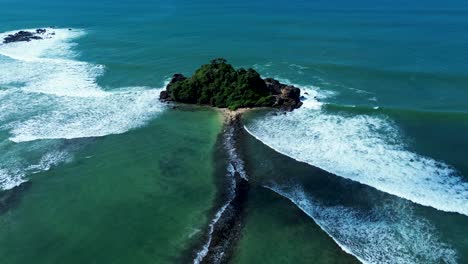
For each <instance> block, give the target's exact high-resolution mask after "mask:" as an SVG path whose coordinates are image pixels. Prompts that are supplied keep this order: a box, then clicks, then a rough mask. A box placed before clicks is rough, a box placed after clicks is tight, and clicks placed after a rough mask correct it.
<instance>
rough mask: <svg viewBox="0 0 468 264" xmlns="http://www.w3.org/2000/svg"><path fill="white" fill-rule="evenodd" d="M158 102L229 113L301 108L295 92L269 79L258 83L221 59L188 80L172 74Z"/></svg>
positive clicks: (252, 74) (250, 72) (252, 75)
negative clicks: (264, 108)
mask: <svg viewBox="0 0 468 264" xmlns="http://www.w3.org/2000/svg"><path fill="white" fill-rule="evenodd" d="M160 98H161V99H162V100H165V101H176V102H181V103H188V104H201V105H211V106H214V107H219V108H229V109H231V110H235V109H237V108H243V107H278V108H282V109H285V110H293V109H295V108H298V107H300V106H301V105H302V103H301V102H300V89H299V88H296V87H294V86H289V85H284V84H281V83H279V82H278V81H276V80H274V79H271V78H267V79H262V78H261V77H260V74H259V73H258V72H256V71H255V70H254V69H248V70H245V69H243V68H240V69H238V70H236V69H235V68H234V67H233V66H232V65H231V64H228V63H227V61H226V60H225V59H221V58H220V59H215V60H213V61H211V63H210V64H205V65H202V66H201V67H200V68H199V69H198V70H196V71H195V73H194V74H193V75H192V77H190V78H186V77H185V76H183V75H182V74H175V75H174V76H173V78H172V80H171V82H170V83H169V84H168V85H167V87H166V90H165V91H163V92H161V95H160Z"/></svg>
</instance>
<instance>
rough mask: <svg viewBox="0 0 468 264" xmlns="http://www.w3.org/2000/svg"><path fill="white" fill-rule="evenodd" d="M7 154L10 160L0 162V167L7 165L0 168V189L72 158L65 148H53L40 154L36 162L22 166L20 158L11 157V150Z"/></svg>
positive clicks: (24, 180)
mask: <svg viewBox="0 0 468 264" xmlns="http://www.w3.org/2000/svg"><path fill="white" fill-rule="evenodd" d="M7 155H8V156H9V158H10V159H12V160H10V161H8V160H7V161H2V162H1V163H0V166H1V167H8V168H3V169H2V168H0V190H9V189H12V188H14V187H16V186H19V185H21V184H22V183H24V182H26V181H27V177H28V175H30V174H34V173H39V172H42V171H47V170H50V169H51V168H52V167H54V166H56V165H58V164H60V163H64V162H65V163H66V162H69V161H71V160H72V155H71V154H70V153H69V152H67V151H65V150H60V151H58V150H53V151H50V152H46V153H45V154H44V155H42V156H41V157H40V159H39V160H38V161H37V163H36V164H31V165H29V166H26V167H24V166H22V164H23V163H24V162H23V161H22V160H16V159H15V157H12V155H14V153H13V152H9V153H7ZM2 158H5V157H2ZM5 163H6V164H5Z"/></svg>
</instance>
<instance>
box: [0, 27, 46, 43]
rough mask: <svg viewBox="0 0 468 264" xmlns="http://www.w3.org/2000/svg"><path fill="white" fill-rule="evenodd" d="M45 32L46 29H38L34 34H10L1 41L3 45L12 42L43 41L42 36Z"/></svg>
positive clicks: (22, 32)
mask: <svg viewBox="0 0 468 264" xmlns="http://www.w3.org/2000/svg"><path fill="white" fill-rule="evenodd" d="M46 32H47V30H46V29H43V28H38V29H36V31H35V32H30V31H23V30H21V31H18V32H17V33H15V34H10V35H8V36H6V37H5V38H4V39H3V43H4V44H8V43H12V42H21V41H28V42H29V41H31V40H37V39H43V37H42V36H40V35H44V34H45V33H46Z"/></svg>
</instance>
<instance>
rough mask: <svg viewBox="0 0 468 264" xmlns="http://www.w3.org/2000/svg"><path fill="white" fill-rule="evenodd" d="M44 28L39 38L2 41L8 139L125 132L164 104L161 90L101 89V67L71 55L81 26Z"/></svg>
mask: <svg viewBox="0 0 468 264" xmlns="http://www.w3.org/2000/svg"><path fill="white" fill-rule="evenodd" d="M46 30H47V34H50V35H47V38H46V39H43V40H33V41H30V42H17V43H8V44H2V45H0V54H1V55H3V56H7V57H8V58H3V59H1V60H0V87H7V90H6V91H7V92H8V94H2V95H1V96H2V105H1V106H0V110H1V112H2V113H1V114H0V121H4V124H3V126H2V127H3V128H6V129H8V130H9V131H10V133H11V135H12V136H11V138H10V139H11V140H12V141H15V142H24V141H31V140H37V139H55V138H66V139H70V138H79V137H96V136H104V135H109V134H118V133H124V132H126V131H128V130H130V129H132V128H135V127H139V126H141V125H143V124H145V122H147V121H148V120H149V119H151V118H152V117H154V116H155V114H157V113H159V112H161V111H162V110H163V109H164V106H163V104H161V103H160V102H159V100H158V97H159V92H160V89H150V88H146V87H129V88H124V89H119V90H113V91H104V90H103V89H102V88H101V87H100V86H99V85H98V84H97V82H96V79H97V77H99V76H100V75H102V74H103V72H104V67H103V66H101V65H94V64H90V63H86V62H81V61H77V60H75V57H76V53H75V52H74V51H73V49H72V48H73V46H74V43H72V41H73V40H74V39H75V38H77V37H80V36H83V35H84V34H85V32H84V31H82V30H67V29H52V28H47V29H46ZM29 31H31V30H29ZM15 32H16V31H15ZM12 33H14V32H6V33H3V34H0V38H2V37H4V36H6V35H8V34H12ZM51 33H54V35H51ZM11 85H14V87H16V88H11ZM15 85H16V86H15ZM8 87H10V88H8ZM2 92H4V91H2ZM7 120H8V121H9V122H7Z"/></svg>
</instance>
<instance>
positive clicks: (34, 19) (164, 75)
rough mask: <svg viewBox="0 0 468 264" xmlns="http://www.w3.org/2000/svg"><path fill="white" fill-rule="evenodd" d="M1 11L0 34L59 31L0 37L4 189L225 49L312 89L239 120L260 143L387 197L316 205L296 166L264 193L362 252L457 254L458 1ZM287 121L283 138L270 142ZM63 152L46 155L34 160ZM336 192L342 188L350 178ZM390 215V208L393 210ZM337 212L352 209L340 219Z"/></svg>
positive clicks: (466, 85) (53, 2)
mask: <svg viewBox="0 0 468 264" xmlns="http://www.w3.org/2000/svg"><path fill="white" fill-rule="evenodd" d="M0 6H1V7H2V8H1V10H0V32H9V31H17V30H20V29H31V28H38V27H50V26H54V27H56V28H57V29H56V30H58V31H57V39H58V40H57V41H55V40H54V41H55V42H50V43H45V44H41V45H36V44H35V43H28V44H25V45H23V46H22V45H19V46H14V47H11V46H9V47H7V46H5V45H4V46H0V140H2V142H1V143H0V148H1V150H3V151H0V158H1V160H0V186H1V187H2V189H9V188H11V187H12V186H15V185H17V184H19V183H20V182H23V181H25V180H27V179H28V178H30V177H34V176H31V174H32V173H31V169H30V167H31V165H32V164H33V163H34V162H35V161H34V162H33V161H32V160H38V159H39V160H41V158H40V157H41V155H42V154H43V153H46V152H47V151H48V150H50V149H55V148H58V147H57V145H60V144H58V143H57V142H56V141H54V140H55V139H58V138H68V139H73V138H83V137H85V138H87V137H96V136H106V135H109V134H120V133H125V132H127V133H133V132H132V131H133V130H134V129H137V128H141V127H145V126H146V125H147V124H148V123H149V122H150V121H152V120H157V118H158V116H159V115H160V113H161V112H164V111H167V109H165V108H164V107H163V106H162V105H160V104H159V103H157V96H158V92H159V90H158V89H159V88H161V87H163V84H164V82H165V81H167V80H168V78H170V76H171V75H172V74H173V73H176V72H182V73H184V74H187V75H189V74H191V73H192V72H193V71H194V70H195V69H196V68H197V67H198V66H199V65H200V64H203V63H207V62H208V61H210V60H211V59H213V58H217V57H224V58H226V59H227V60H228V62H230V63H232V64H234V65H235V66H237V67H253V68H254V69H256V70H257V71H259V72H260V73H261V74H262V76H268V77H275V78H278V79H280V80H282V81H284V82H287V83H291V84H294V85H296V86H298V87H300V88H302V90H303V91H305V92H307V93H308V94H307V95H306V100H305V104H304V107H303V108H302V109H300V110H298V111H295V112H293V113H289V114H287V115H284V116H270V115H258V116H256V117H255V118H253V119H252V120H249V122H248V123H247V124H246V128H247V130H248V131H249V132H250V133H251V134H252V135H253V136H254V137H255V138H257V139H258V140H259V141H261V142H263V143H264V144H265V145H267V146H269V147H270V148H272V149H274V150H276V151H277V152H280V153H282V154H284V155H286V156H289V157H292V158H294V159H296V160H298V161H301V162H304V163H307V164H310V165H312V166H315V167H318V168H321V169H323V170H325V171H328V172H329V173H332V174H334V175H337V176H340V177H339V178H340V179H346V180H349V181H350V182H353V184H354V183H359V184H363V185H364V186H367V187H369V188H371V191H369V192H371V193H373V194H372V195H369V197H379V198H376V199H377V200H378V201H387V200H386V199H388V198H387V196H386V195H389V197H393V198H389V199H390V200H391V201H392V202H391V203H390V204H391V205H386V204H384V202H382V204H384V205H381V206H380V207H378V208H377V207H376V208H374V207H372V208H371V209H369V210H370V211H372V213H369V212H368V211H365V210H364V211H362V212H361V211H360V210H361V209H362V208H360V207H361V206H362V204H360V203H361V202H359V201H357V202H356V204H354V205H349V204H346V203H345V202H343V201H345V200H346V199H344V198H341V199H339V198H336V197H333V195H330V196H329V199H330V201H331V200H333V201H334V202H330V204H327V198H326V197H327V196H323V195H322V194H319V193H315V192H316V190H314V188H312V187H311V183H309V182H308V181H309V180H310V179H309V180H304V179H303V176H301V177H299V176H298V177H297V182H298V183H297V185H299V187H297V186H296V187H297V188H296V187H295V188H292V187H291V186H285V185H287V183H285V182H287V181H283V179H282V178H281V177H279V178H278V179H276V180H275V181H276V182H275V184H273V185H269V186H268V187H269V188H271V189H274V190H275V191H276V192H277V193H280V194H281V195H283V196H285V197H287V198H288V199H290V200H291V201H292V203H293V204H295V205H297V206H298V207H299V208H300V209H301V210H303V211H304V212H306V213H307V214H308V215H309V216H310V217H311V220H310V221H315V222H316V223H318V224H319V225H320V226H322V227H323V229H324V230H325V231H326V232H327V233H328V234H329V235H330V236H332V237H334V239H336V241H337V243H338V244H340V246H342V247H343V248H346V249H347V250H349V251H350V252H351V253H352V254H353V255H356V256H357V257H358V258H359V259H361V260H366V261H369V262H375V263H377V262H382V261H387V263H414V262H420V263H441V262H442V263H455V262H458V263H466V262H468V256H467V253H466V252H468V241H467V239H466V238H465V237H466V236H467V235H468V233H467V231H466V230H464V229H463V228H464V227H466V225H467V224H468V218H467V215H468V159H467V157H468V72H467V68H468V67H467V62H468V3H467V2H466V1H453V0H451V1H412V2H411V3H408V2H407V1H341V0H333V1H298V0H293V1H277V0H275V1H245V0H240V1H231V2H224V1H221V2H220V1H206V0H203V1H196V2H194V1H185V0H184V1H141V0H139V1H123V0H118V1H90V0H83V1H79V2H78V1H75V2H65V1H58V0H47V1H34V0H14V1H13V0H0ZM69 28H70V29H71V30H68V29H69ZM50 30H52V29H50ZM44 58H46V60H44ZM63 59H65V60H66V61H63ZM130 106H131V107H130ZM119 111H123V112H124V113H125V114H121V113H122V112H119ZM291 128H294V129H291ZM285 129H289V130H288V131H290V133H287V134H285V135H281V137H278V135H279V133H280V132H281V131H284V130H285ZM128 131H130V132H128ZM44 139H52V140H51V141H47V140H45V141H44ZM285 142H287V144H285ZM257 143H258V142H257ZM252 144H255V143H252ZM31 149H33V151H31ZM46 150H47V151H46ZM15 155H16V156H15ZM54 155H55V154H54ZM265 155H266V154H265ZM17 156H18V157H20V158H18V157H17ZM257 158H258V157H257ZM64 159H65V158H64V157H63V156H62V155H61V154H60V155H58V156H57V155H55V156H54V158H53V159H52V161H51V160H50V159H49V161H48V163H47V162H46V163H47V164H49V163H50V164H49V165H44V166H45V167H50V166H56V164H59V163H60V162H59V161H61V160H64ZM46 160H47V159H46ZM272 166H273V165H272ZM28 168H29V169H28ZM258 170H259V172H257V173H259V175H263V174H262V173H264V172H262V171H261V169H258ZM278 171H280V169H278ZM308 173H309V172H308V171H305V172H304V171H302V172H300V174H301V175H302V174H308ZM323 181H326V180H325V179H324V180H323ZM340 186H341V185H340ZM367 187H366V188H367ZM336 188H337V190H340V191H342V192H346V186H345V184H344V185H343V186H341V187H336ZM355 188H356V189H359V188H358V187H353V188H351V189H352V190H354V189H355ZM374 192H375V193H376V194H375V195H374ZM324 197H325V198H324ZM330 197H332V198H330ZM366 197H367V196H366ZM369 199H371V198H369ZM393 199H394V200H393ZM395 204H396V205H395ZM327 206H328V207H327ZM364 207H365V206H364ZM401 208H403V209H401ZM400 209H401V210H400ZM386 210H387V211H389V212H394V211H395V212H398V213H395V215H397V217H396V220H395V219H393V218H391V217H389V216H388V215H385V214H383V213H382V211H386ZM320 212H326V213H320ZM337 215H344V216H346V217H347V218H348V219H353V220H352V221H351V220H350V221H349V222H348V223H341V222H339V221H338V220H339V218H338V217H337ZM362 215H366V216H362ZM407 215H409V216H408V217H404V216H407ZM327 217H328V218H327ZM375 219H377V220H375ZM373 220H375V221H373ZM366 221H367V222H366ZM337 222H338V224H336V223H337ZM386 223H387V225H386ZM392 223H393V225H392ZM415 223H417V224H415ZM413 224H414V226H413V227H411V226H412V225H413ZM327 226H328V228H327ZM352 227H354V228H352ZM365 230H367V231H369V230H376V232H370V231H369V232H368V233H365ZM395 230H396V231H395ZM357 233H365V234H366V235H365V236H358V235H357ZM347 234H351V235H347ZM379 234H380V235H379ZM382 234H385V235H382ZM460 234H461V235H460ZM379 236H383V237H386V239H383V240H385V241H382V240H379V239H377V238H378V237H379ZM405 236H406V237H405ZM366 238H369V239H368V240H369V241H370V242H365V241H361V240H365V239H366ZM353 241H358V242H355V243H354V242H353ZM397 241H404V242H403V244H402V245H396V244H395V243H396V242H397ZM423 241H426V242H427V241H429V242H427V243H426V244H424V243H422V242H423ZM392 243H393V244H392ZM418 243H422V244H423V245H422V246H421V247H418V246H417V245H416V244H418ZM409 245H410V246H409ZM392 246H394V248H392ZM384 248H390V249H389V250H388V251H385V250H384ZM397 248H404V250H402V251H404V253H401V255H398V252H397V250H396V249H397ZM366 249H369V250H367V251H366ZM383 251H385V252H386V253H381V254H382V256H383V257H382V258H379V257H377V256H376V254H378V253H376V252H383ZM431 252H432V253H434V254H433V255H431V256H430V257H428V255H430V253H431ZM396 255H398V256H396ZM415 256H416V257H415ZM421 256H422V257H421ZM441 259H442V260H441Z"/></svg>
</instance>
